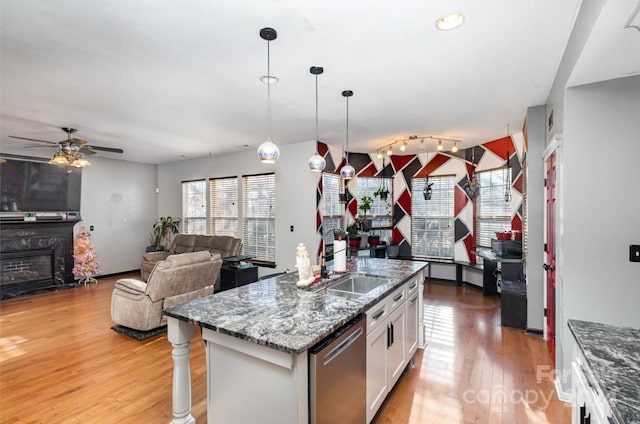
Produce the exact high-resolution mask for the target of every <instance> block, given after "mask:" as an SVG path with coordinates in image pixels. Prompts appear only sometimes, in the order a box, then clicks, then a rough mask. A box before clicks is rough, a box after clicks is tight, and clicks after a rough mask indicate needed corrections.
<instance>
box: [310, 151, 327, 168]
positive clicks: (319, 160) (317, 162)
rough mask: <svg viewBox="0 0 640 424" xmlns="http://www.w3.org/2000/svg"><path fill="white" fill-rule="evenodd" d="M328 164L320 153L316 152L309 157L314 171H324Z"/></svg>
mask: <svg viewBox="0 0 640 424" xmlns="http://www.w3.org/2000/svg"><path fill="white" fill-rule="evenodd" d="M325 166H327V161H326V160H324V158H323V157H322V156H320V155H319V154H317V153H316V154H314V155H313V156H311V157H310V158H309V170H310V171H313V172H322V171H324V167H325Z"/></svg>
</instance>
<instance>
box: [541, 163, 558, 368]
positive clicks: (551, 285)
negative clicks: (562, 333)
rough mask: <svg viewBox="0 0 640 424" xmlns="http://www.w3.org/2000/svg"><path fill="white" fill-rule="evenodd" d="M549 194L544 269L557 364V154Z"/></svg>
mask: <svg viewBox="0 0 640 424" xmlns="http://www.w3.org/2000/svg"><path fill="white" fill-rule="evenodd" d="M546 184H547V195H546V207H547V213H546V221H547V222H546V228H547V234H546V238H547V242H546V243H545V264H544V269H545V271H546V276H547V287H546V292H547V305H546V317H547V319H546V327H547V328H546V329H547V346H548V347H549V351H550V352H551V358H552V360H553V364H554V366H555V361H556V237H555V234H556V232H555V217H556V155H555V154H552V155H551V156H550V157H549V159H547V181H546Z"/></svg>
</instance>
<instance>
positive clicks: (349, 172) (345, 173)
mask: <svg viewBox="0 0 640 424" xmlns="http://www.w3.org/2000/svg"><path fill="white" fill-rule="evenodd" d="M340 176H341V177H342V178H344V179H345V180H350V179H352V178H353V177H355V176H356V170H355V168H354V167H353V166H351V165H349V164H346V165H345V166H343V167H342V169H341V170H340Z"/></svg>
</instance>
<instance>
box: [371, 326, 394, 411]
mask: <svg viewBox="0 0 640 424" xmlns="http://www.w3.org/2000/svg"><path fill="white" fill-rule="evenodd" d="M386 321H387V320H384V324H383V325H378V326H377V327H376V329H375V330H374V331H372V332H371V333H369V335H367V423H369V422H371V420H372V419H373V417H374V416H375V415H376V412H378V408H380V405H382V402H383V401H384V399H385V397H386V396H387V392H388V391H389V383H388V381H387V337H388V333H387V329H388V327H387V325H386Z"/></svg>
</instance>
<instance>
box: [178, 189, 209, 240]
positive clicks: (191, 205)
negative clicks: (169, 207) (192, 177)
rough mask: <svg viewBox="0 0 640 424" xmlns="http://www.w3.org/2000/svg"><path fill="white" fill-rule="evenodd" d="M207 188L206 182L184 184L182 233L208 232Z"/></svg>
mask: <svg viewBox="0 0 640 424" xmlns="http://www.w3.org/2000/svg"><path fill="white" fill-rule="evenodd" d="M206 190H207V186H206V182H205V180H196V181H183V182H182V232H184V233H187V234H204V233H206V232H207V193H206Z"/></svg>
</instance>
